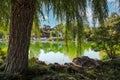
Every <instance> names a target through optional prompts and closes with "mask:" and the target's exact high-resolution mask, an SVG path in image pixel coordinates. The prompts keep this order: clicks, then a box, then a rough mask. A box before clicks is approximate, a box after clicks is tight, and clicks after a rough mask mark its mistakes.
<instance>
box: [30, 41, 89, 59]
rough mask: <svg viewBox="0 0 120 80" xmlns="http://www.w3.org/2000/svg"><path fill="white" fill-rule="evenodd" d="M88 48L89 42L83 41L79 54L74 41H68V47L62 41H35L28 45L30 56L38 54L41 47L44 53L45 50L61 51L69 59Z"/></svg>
mask: <svg viewBox="0 0 120 80" xmlns="http://www.w3.org/2000/svg"><path fill="white" fill-rule="evenodd" d="M89 48H90V43H84V44H83V46H82V53H81V54H79V53H77V51H76V45H75V42H69V44H68V49H67V48H66V46H65V44H63V42H54V43H53V42H46V43H40V42H36V43H35V44H31V46H30V55H31V57H37V56H38V55H39V54H40V50H41V49H43V50H44V51H45V53H47V52H51V51H52V52H61V53H63V54H64V55H66V56H69V58H70V59H73V58H75V57H79V56H81V55H83V53H84V51H85V50H86V49H87V50H88V49H89Z"/></svg>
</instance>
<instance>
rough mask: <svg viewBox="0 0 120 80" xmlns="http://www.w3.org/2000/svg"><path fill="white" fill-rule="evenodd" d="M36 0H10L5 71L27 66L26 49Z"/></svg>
mask: <svg viewBox="0 0 120 80" xmlns="http://www.w3.org/2000/svg"><path fill="white" fill-rule="evenodd" d="M35 1H36V0H11V23H10V36H9V46H8V56H7V64H6V67H5V72H20V73H21V72H23V71H25V70H26V69H27V68H28V54H29V53H28V50H29V45H30V36H31V29H32V23H33V16H34V11H35Z"/></svg>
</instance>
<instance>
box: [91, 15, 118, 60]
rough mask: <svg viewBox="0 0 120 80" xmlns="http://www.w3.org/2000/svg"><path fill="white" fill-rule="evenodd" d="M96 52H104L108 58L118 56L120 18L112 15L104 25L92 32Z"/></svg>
mask: <svg viewBox="0 0 120 80" xmlns="http://www.w3.org/2000/svg"><path fill="white" fill-rule="evenodd" d="M94 32H95V33H94V36H93V40H94V41H95V42H96V46H94V48H95V49H97V50H105V51H106V53H107V55H108V57H109V58H115V57H116V55H117V54H120V47H119V45H120V16H119V15H117V14H115V13H112V14H111V15H110V17H109V18H108V19H106V20H105V23H104V24H103V25H101V26H100V27H98V28H96V30H95V31H94Z"/></svg>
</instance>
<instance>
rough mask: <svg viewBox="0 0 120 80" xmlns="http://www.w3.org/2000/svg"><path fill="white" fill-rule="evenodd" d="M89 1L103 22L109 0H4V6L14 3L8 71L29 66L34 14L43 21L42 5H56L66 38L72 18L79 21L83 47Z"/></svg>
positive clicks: (16, 70)
mask: <svg viewBox="0 0 120 80" xmlns="http://www.w3.org/2000/svg"><path fill="white" fill-rule="evenodd" d="M10 1H11V2H10ZM87 4H89V6H91V8H92V11H93V20H94V21H96V20H97V19H98V20H99V21H100V22H101V23H102V22H103V19H104V18H106V17H107V16H108V14H107V12H108V10H107V0H100V1H97V0H2V1H1V2H0V6H2V7H3V6H5V5H6V6H8V5H10V7H11V13H10V16H11V17H10V19H9V20H10V36H9V46H8V56H7V63H6V67H5V72H24V71H25V70H26V69H27V68H28V54H29V53H28V50H29V45H30V35H31V30H32V23H33V20H34V18H35V21H36V22H38V21H39V18H38V17H39V14H38V13H41V14H42V12H41V11H40V10H41V9H46V10H47V12H48V13H49V11H50V10H51V9H52V11H53V14H54V15H55V17H56V18H57V19H58V20H65V21H66V24H67V26H66V32H65V33H66V36H65V38H66V42H67V39H68V37H67V34H68V30H69V25H70V22H71V21H76V22H77V25H78V27H77V31H76V32H77V47H78V49H79V48H80V46H81V42H82V40H81V39H82V38H81V37H82V31H83V23H84V22H86V20H87V18H86V9H87ZM41 5H43V6H41ZM2 7H0V9H2ZM8 8H9V7H8ZM5 11H7V9H6V10H5ZM0 12H1V11H0ZM4 14H5V13H4V12H3V13H1V15H0V16H1V17H0V20H1V21H3V20H4V19H6V18H5V17H3V16H2V15H4ZM1 21H0V22H1Z"/></svg>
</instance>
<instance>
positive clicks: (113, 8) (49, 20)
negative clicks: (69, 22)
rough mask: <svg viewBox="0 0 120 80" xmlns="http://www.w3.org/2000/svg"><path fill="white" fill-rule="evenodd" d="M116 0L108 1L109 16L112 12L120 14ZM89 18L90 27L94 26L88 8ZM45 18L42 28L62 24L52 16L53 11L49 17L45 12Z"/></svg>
mask: <svg viewBox="0 0 120 80" xmlns="http://www.w3.org/2000/svg"><path fill="white" fill-rule="evenodd" d="M115 1H116V0H108V8H109V14H110V13H111V12H117V13H118V14H120V12H119V11H118V3H117V2H115ZM86 13H87V16H88V21H89V25H90V26H93V25H92V11H91V9H90V8H89V7H88V8H87V12H86ZM44 15H45V16H44V17H45V20H41V26H43V25H44V24H46V25H50V26H51V27H54V26H55V25H57V24H59V23H60V22H58V21H57V20H56V19H55V18H54V16H53V14H52V10H51V11H50V12H49V16H48V15H47V13H45V12H44Z"/></svg>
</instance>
